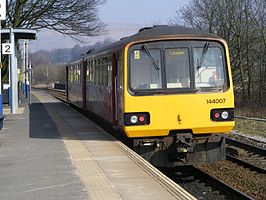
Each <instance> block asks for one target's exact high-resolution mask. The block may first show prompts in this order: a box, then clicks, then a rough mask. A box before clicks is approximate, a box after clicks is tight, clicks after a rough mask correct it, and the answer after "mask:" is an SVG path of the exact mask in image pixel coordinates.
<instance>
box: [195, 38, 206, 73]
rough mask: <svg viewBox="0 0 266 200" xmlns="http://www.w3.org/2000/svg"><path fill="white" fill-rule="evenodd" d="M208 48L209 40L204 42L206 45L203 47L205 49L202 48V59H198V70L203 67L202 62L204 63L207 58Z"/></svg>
mask: <svg viewBox="0 0 266 200" xmlns="http://www.w3.org/2000/svg"><path fill="white" fill-rule="evenodd" d="M208 49H209V42H206V43H205V44H204V47H203V50H202V53H201V56H200V61H199V62H198V59H197V70H199V69H200V68H201V67H202V63H203V61H204V59H205V55H206V53H207V51H208Z"/></svg>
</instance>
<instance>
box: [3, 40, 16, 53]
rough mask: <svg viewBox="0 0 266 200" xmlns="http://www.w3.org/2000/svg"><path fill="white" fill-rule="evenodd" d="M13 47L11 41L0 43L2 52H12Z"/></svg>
mask: <svg viewBox="0 0 266 200" xmlns="http://www.w3.org/2000/svg"><path fill="white" fill-rule="evenodd" d="M13 53H14V48H13V45H12V43H3V44H2V54H13Z"/></svg>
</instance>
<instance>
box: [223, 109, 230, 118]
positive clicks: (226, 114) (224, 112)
mask: <svg viewBox="0 0 266 200" xmlns="http://www.w3.org/2000/svg"><path fill="white" fill-rule="evenodd" d="M228 116H229V114H228V112H227V111H223V112H222V118H223V119H227V118H228Z"/></svg>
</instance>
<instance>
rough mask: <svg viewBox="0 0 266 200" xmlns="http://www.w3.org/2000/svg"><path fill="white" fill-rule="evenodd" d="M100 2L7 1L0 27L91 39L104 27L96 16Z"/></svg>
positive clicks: (55, 0) (66, 0)
mask: <svg viewBox="0 0 266 200" xmlns="http://www.w3.org/2000/svg"><path fill="white" fill-rule="evenodd" d="M104 2H105V1H104V0H82V1H78V0H7V20H6V21H5V23H4V24H2V25H3V27H13V28H16V27H25V28H37V29H41V28H48V29H52V30H55V31H58V32H60V33H63V34H67V35H70V36H95V35H98V34H99V33H102V32H103V30H104V27H105V25H104V24H103V23H102V22H101V21H100V19H99V16H98V9H97V8H98V6H99V5H101V4H103V3H104Z"/></svg>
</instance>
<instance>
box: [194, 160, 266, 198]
mask: <svg viewBox="0 0 266 200" xmlns="http://www.w3.org/2000/svg"><path fill="white" fill-rule="evenodd" d="M198 167H200V168H201V169H202V170H204V171H206V172H207V173H209V174H212V175H213V176H215V177H217V178H218V179H220V180H222V181H224V182H225V183H227V184H228V185H231V186H233V187H235V188H237V189H238V190H240V191H242V192H244V193H245V194H247V195H249V196H251V197H253V198H254V199H259V200H263V199H264V200H265V199H266V174H259V173H257V172H255V171H250V170H249V169H247V168H244V167H242V166H239V165H237V164H235V163H233V162H230V161H219V162H216V163H210V164H202V165H200V166H198Z"/></svg>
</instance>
